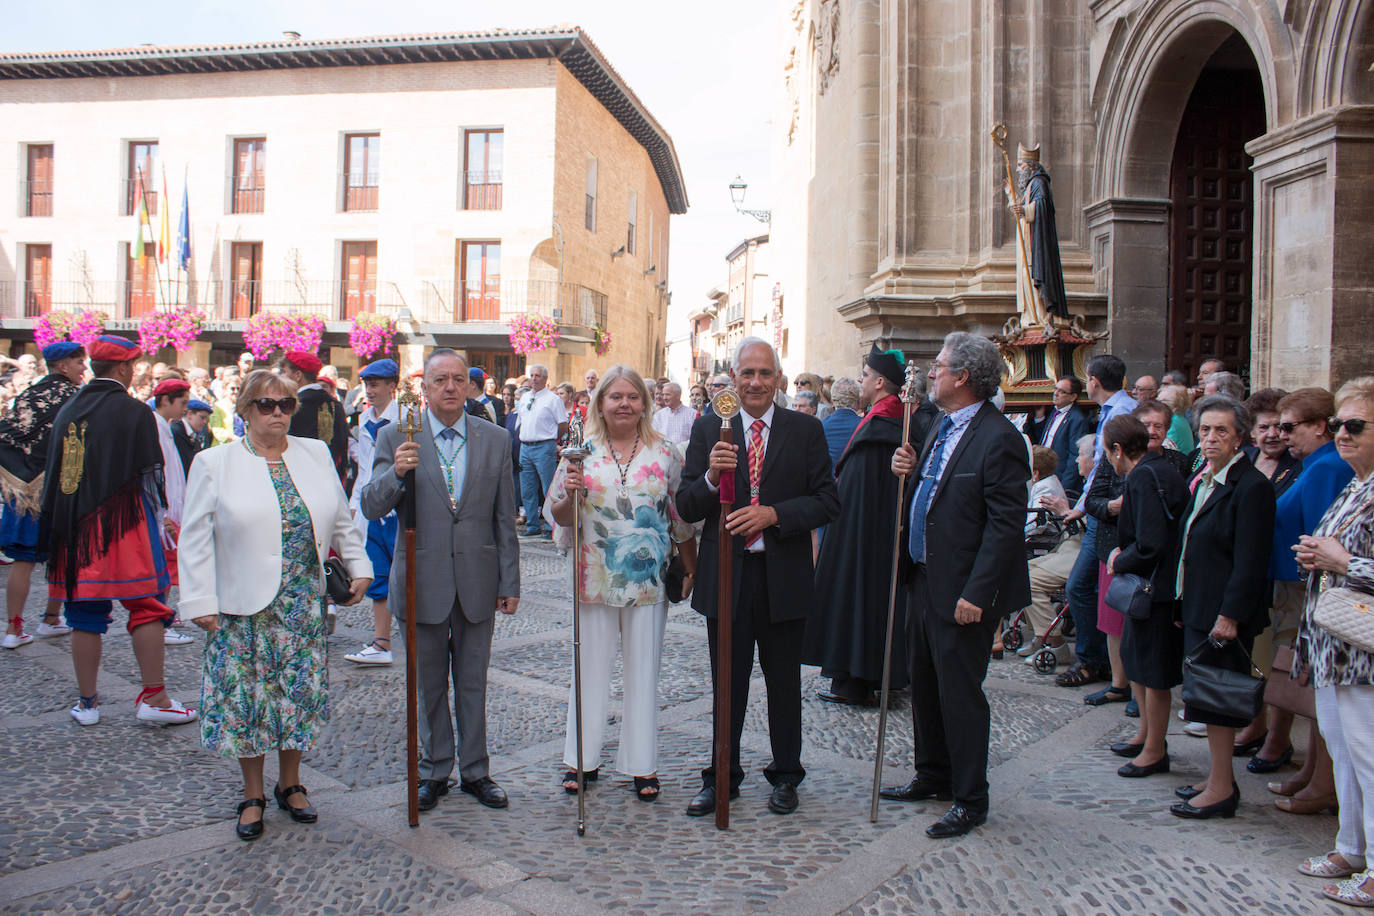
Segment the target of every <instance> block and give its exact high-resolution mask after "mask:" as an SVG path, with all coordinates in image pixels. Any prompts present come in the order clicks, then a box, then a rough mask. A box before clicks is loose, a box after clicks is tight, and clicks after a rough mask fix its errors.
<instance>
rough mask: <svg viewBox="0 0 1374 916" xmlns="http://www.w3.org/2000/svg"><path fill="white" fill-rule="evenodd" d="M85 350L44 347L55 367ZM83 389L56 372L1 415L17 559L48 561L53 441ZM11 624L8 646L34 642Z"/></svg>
mask: <svg viewBox="0 0 1374 916" xmlns="http://www.w3.org/2000/svg"><path fill="white" fill-rule="evenodd" d="M80 352H81V345H80V344H78V343H73V342H71V341H60V342H58V343H52V344H48V346H46V347H44V348H43V359H44V361H45V362H47V363H48V365H49V366H51V365H52V364H53V363H55V362H57V361H58V360H60V359H66V358H68V357H70V356H75V355H77V354H78V353H80ZM79 389H80V386H79V385H77V384H76V383H75V382H73V381H71V380H70V379H68V378H67V377H66V376H65V375H61V374H59V373H56V372H53V373H51V374H50V375H47V376H45V377H43V378H41V379H39V380H38V381H36V382H34V383H33V384H32V385H30V386H29V387H28V388H26V389H24V390H23V391H21V392H20V393H19V394H18V395H17V396H16V397H15V399H14V406H13V408H12V409H11V410H10V412H9V413H8V414H6V415H5V417H4V418H3V419H0V499H2V500H3V506H2V507H0V550H3V551H4V553H5V555H6V556H8V557H9V558H10V559H12V560H17V561H19V562H21V563H44V562H47V559H48V551H47V547H46V545H44V544H42V543H41V542H40V541H39V536H38V529H39V514H40V510H41V509H42V505H43V481H44V468H45V467H46V466H47V463H48V444H49V441H50V437H51V433H52V425H53V420H54V419H55V418H56V416H57V412H58V411H59V410H60V409H61V408H62V405H63V404H65V403H66V402H67V400H68V399H69V398H70V397H71V396H72V395H74V394H76V392H77V391H78V390H79ZM11 585H13V583H11ZM25 587H26V588H27V586H25ZM10 623H11V624H12V625H13V628H14V630H15V639H14V640H9V639H8V637H7V639H6V647H7V648H9V647H10V643H13V644H14V645H15V646H18V645H22V644H24V643H26V642H29V641H30V640H31V637H29V636H28V634H26V633H24V632H23V629H24V627H23V623H24V621H23V618H22V617H16V618H15V619H14V620H12V621H10ZM63 632H65V630H63ZM38 635H39V636H43V635H45V631H44V628H42V627H40V628H39V630H38Z"/></svg>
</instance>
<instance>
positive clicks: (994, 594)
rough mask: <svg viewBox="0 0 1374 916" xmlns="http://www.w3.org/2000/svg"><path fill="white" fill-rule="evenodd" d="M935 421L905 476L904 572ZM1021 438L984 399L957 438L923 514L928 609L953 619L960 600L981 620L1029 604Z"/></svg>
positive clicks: (1027, 472)
mask: <svg viewBox="0 0 1374 916" xmlns="http://www.w3.org/2000/svg"><path fill="white" fill-rule="evenodd" d="M939 430H940V427H939V424H934V425H932V426H931V429H930V433H929V434H928V435H927V436H926V441H925V446H924V447H923V448H922V449H921V459H920V461H919V462H918V463H917V469H918V470H917V472H916V473H914V474H912V475H911V477H910V478H909V479H908V480H907V486H906V495H905V498H904V501H903V504H902V518H901V526H902V527H901V557H902V570H903V573H904V574H905V575H907V576H909V575H910V574H911V571H912V569H913V568H914V566H915V564H914V563H913V562H912V559H911V551H910V549H909V544H910V536H911V535H910V530H909V527H910V526H909V522H910V519H911V500H912V497H913V496H914V495H915V492H916V489H917V485H918V482H919V479H920V478H919V473H920V471H919V469H920V468H922V467H924V466H925V461H926V458H927V457H928V456H929V455H930V451H931V449H932V448H934V446H935V439H936V437H937V436H938V434H939ZM1030 476H1031V475H1030V465H1029V463H1028V462H1027V461H1026V440H1025V439H1024V438H1023V437H1022V436H1021V433H1019V432H1017V430H1016V427H1014V426H1012V425H1011V421H1009V420H1008V419H1007V418H1006V417H1004V416H1002V414H1001V413H1000V412H998V410H997V408H996V407H993V406H992V403H991V402H985V403H984V404H983V406H982V409H980V410H979V411H978V413H977V414H975V415H974V417H973V420H972V421H971V422H970V423H969V426H968V429H966V430H964V434H963V436H961V437H960V438H959V444H958V445H957V446H956V447H955V449H954V454H952V455H951V456H950V458H949V461H948V463H946V465H945V471H944V473H943V474H942V475H941V476H940V481H939V483H938V484H937V485H936V487H935V493H934V494H933V495H932V496H931V500H930V509H929V510H928V511H927V513H926V575H927V577H928V578H929V581H930V593H931V598H932V600H933V601H934V607H932V608H931V609H930V610H931V611H933V612H934V613H936V614H938V615H939V616H941V617H943V618H944V619H946V620H953V619H954V606H955V605H956V604H957V603H958V601H959V599H960V598H963V599H964V600H965V601H968V602H969V603H971V604H974V605H976V606H977V607H979V608H982V610H983V619H984V620H985V621H986V620H987V619H988V618H989V616H990V615H991V616H993V617H996V616H1000V615H1003V614H1007V613H1010V612H1012V611H1016V610H1019V609H1020V608H1023V607H1025V606H1026V605H1028V604H1030V575H1029V572H1028V569H1027V567H1026V544H1025V524H1026V485H1027V484H1028V483H1029V481H1030Z"/></svg>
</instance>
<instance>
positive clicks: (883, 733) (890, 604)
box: [868, 363, 916, 823]
mask: <svg viewBox="0 0 1374 916" xmlns="http://www.w3.org/2000/svg"><path fill="white" fill-rule="evenodd" d="M901 398H902V404H903V405H904V406H903V408H902V444H904V445H905V444H906V440H907V439H908V438H909V437H910V436H911V405H913V404H915V403H916V364H915V363H907V364H906V384H905V385H903V386H902V394H901ZM905 497H906V477H905V476H903V477H898V478H897V513H896V515H895V516H894V517H893V528H892V579H891V582H890V584H889V586H888V593H887V638H886V640H885V641H884V642H883V687H882V693H881V695H880V697H879V700H878V751H877V753H876V754H875V755H874V760H873V801H872V803H871V804H870V805H869V808H868V819H869V820H870V821H871V822H873V823H877V821H878V788H879V786H881V785H882V781H883V751H884V750H885V748H884V745H885V744H886V742H887V697H888V692H889V689H890V687H891V684H892V631H893V629H894V628H895V627H896V621H897V561H898V560H900V559H901V556H902V501H903V499H904V498H905Z"/></svg>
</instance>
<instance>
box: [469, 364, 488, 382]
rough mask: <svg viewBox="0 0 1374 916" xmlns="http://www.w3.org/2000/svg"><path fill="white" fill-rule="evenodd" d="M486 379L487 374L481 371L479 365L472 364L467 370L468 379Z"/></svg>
mask: <svg viewBox="0 0 1374 916" xmlns="http://www.w3.org/2000/svg"><path fill="white" fill-rule="evenodd" d="M486 380H487V374H486V373H485V372H483V371H482V367H481V366H473V367H472V368H471V369H469V370H468V381H470V382H485V381H486Z"/></svg>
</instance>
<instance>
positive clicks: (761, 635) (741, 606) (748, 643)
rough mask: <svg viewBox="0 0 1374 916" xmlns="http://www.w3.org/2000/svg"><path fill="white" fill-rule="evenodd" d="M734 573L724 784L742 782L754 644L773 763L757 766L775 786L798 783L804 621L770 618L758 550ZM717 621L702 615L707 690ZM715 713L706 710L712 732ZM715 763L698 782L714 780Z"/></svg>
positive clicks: (708, 783)
mask: <svg viewBox="0 0 1374 916" xmlns="http://www.w3.org/2000/svg"><path fill="white" fill-rule="evenodd" d="M744 557H745V558H744V563H743V567H742V571H741V573H740V582H739V603H738V604H737V605H736V606H735V613H734V618H733V620H732V623H733V627H732V628H731V635H732V638H733V640H734V643H733V645H732V646H731V649H732V654H733V655H734V658H733V660H732V662H731V665H730V788H732V789H734V788H738V787H739V784H740V783H741V782H743V781H744V768H743V767H741V766H740V762H739V741H740V735H741V734H743V732H744V713H745V711H746V710H747V709H748V706H749V676H750V674H751V673H752V672H753V670H754V646H755V645H756V644H757V645H758V647H759V667H760V668H762V669H763V681H764V685H765V687H766V689H767V691H768V739H769V741H770V742H771V743H772V745H773V762H772V763H770V764H769V765H768V766H767V767H765V768H764V770H763V775H764V777H765V778H767V780H768V781H769V782H770V783H772V784H774V785H777V784H778V783H782V782H787V783H791V784H792V785H794V786H795V785H797V784H799V783H800V782H801V781H802V779H803V778H805V776H806V769H805V768H804V767H802V764H801V746H802V733H801V656H802V637H803V635H804V634H805V632H806V621H805V620H804V619H803V620H786V621H782V622H779V623H774V622H773V621H772V620H771V618H770V613H769V606H768V570H767V567H766V566H765V564H764V560H763V554H749V553H746V554H745V555H744ZM718 628H719V623H718V621H717V620H715V619H714V618H707V620H706V634H707V637H708V639H709V642H710V646H711V692H712V694H713V695H714V693H715V687H716V684H715V682H716V636H717V632H718ZM714 726H715V716H714V714H713V715H712V728H713V734H714ZM715 773H716V770H715V765H714V761H713V762H712V765H711V766H708V767H707V768H706V769H704V770H702V771H701V777H702V785H705V786H714V785H715Z"/></svg>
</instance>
